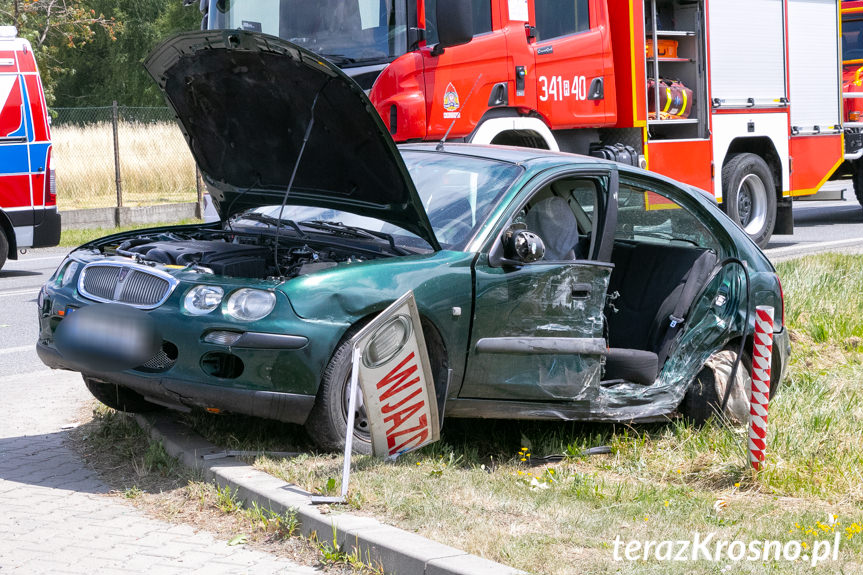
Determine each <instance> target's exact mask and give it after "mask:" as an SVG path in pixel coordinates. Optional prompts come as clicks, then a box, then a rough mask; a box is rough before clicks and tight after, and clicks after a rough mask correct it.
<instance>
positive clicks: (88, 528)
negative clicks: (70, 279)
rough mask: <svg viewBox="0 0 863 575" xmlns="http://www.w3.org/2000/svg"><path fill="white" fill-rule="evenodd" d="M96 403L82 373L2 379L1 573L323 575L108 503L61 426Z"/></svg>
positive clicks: (113, 501) (114, 502)
mask: <svg viewBox="0 0 863 575" xmlns="http://www.w3.org/2000/svg"><path fill="white" fill-rule="evenodd" d="M89 399H90V395H89V393H88V392H87V390H86V388H85V387H84V385H83V383H82V381H81V378H80V375H77V374H71V373H65V372H52V371H41V372H37V373H31V374H24V375H15V376H10V377H2V378H0V575H10V574H12V573H16V574H17V573H22V574H23V573H26V574H28V575H30V574H38V573H51V574H63V573H87V574H91V573H98V574H100V575H101V574H103V573H125V574H128V573H147V574H148V575H168V574H174V573H177V574H188V573H206V574H208V575H211V574H219V573H254V574H255V575H258V574H267V573H280V574H286V575H312V574H315V573H319V571H317V570H315V569H312V568H310V567H301V566H298V565H296V564H294V563H292V562H290V561H288V560H286V559H282V558H278V557H275V556H273V555H269V554H267V553H262V552H258V551H252V550H249V549H245V548H243V547H242V546H235V547H230V546H228V545H227V542H226V541H221V540H218V539H216V538H215V537H213V536H212V535H211V534H209V533H206V532H197V533H196V532H195V530H194V529H193V528H192V527H189V526H188V525H172V524H170V523H166V522H163V521H158V520H155V519H151V518H149V517H147V516H146V515H145V514H143V513H142V512H140V511H138V510H137V509H136V508H135V507H133V506H132V505H131V504H125V503H124V502H122V501H119V500H117V499H114V498H110V497H106V496H105V494H106V493H108V487H107V486H106V485H105V484H104V483H102V482H101V481H100V480H99V478H98V476H97V475H96V474H95V473H94V472H92V471H90V470H89V469H88V468H87V467H86V466H85V465H84V463H83V462H82V461H81V459H80V458H79V457H78V456H77V454H75V453H74V452H72V451H70V450H68V449H66V448H65V447H63V439H64V435H65V433H67V432H66V431H63V430H62V429H61V428H62V427H63V426H64V425H67V424H69V423H70V422H71V421H72V420H73V419H74V417H75V415H76V414H77V413H78V411H79V409H80V407H81V405H82V403H83V402H85V401H87V400H89Z"/></svg>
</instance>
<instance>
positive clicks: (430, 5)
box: [425, 0, 491, 46]
mask: <svg viewBox="0 0 863 575" xmlns="http://www.w3.org/2000/svg"><path fill="white" fill-rule="evenodd" d="M470 2H471V8H472V10H473V35H474V36H479V35H480V34H485V33H486V32H491V1H490V0H470ZM425 4H426V45H427V46H434V45H435V44H437V43H438V41H439V40H440V39H439V36H438V33H437V22H436V10H437V0H426V3H425Z"/></svg>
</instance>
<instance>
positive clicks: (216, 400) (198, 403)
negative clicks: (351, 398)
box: [36, 343, 315, 424]
mask: <svg viewBox="0 0 863 575" xmlns="http://www.w3.org/2000/svg"><path fill="white" fill-rule="evenodd" d="M36 352H37V354H38V355H39V359H41V360H42V362H43V363H44V364H45V365H47V366H48V367H50V368H52V369H66V370H71V371H79V372H81V374H82V375H83V376H84V377H87V378H92V379H96V380H99V381H103V382H106V383H113V384H116V385H120V386H123V387H126V388H129V389H131V390H133V391H135V392H137V393H139V394H141V395H142V396H144V398H145V399H147V400H148V401H151V402H153V403H156V404H159V405H164V406H166V407H170V408H173V409H180V410H186V411H187V410H189V409H191V408H202V409H210V410H214V409H215V410H219V411H226V412H231V413H241V414H244V415H251V416H254V417H263V418H266V419H275V420H278V421H284V422H287V423H298V424H303V423H305V421H306V419H307V418H308V416H309V412H310V411H311V409H312V407H313V406H314V403H315V396H314V395H304V394H296V393H285V392H278V391H264V390H254V389H241V388H236V387H223V386H215V385H208V384H204V383H200V382H195V381H189V380H184V379H179V378H176V377H172V376H170V375H167V374H140V375H139V374H135V373H132V372H129V371H123V372H99V371H94V370H93V369H92V368H88V367H86V366H83V365H78V364H76V363H75V362H74V361H70V360H68V359H65V358H63V357H62V356H61V355H60V353H59V352H58V351H57V350H56V349H54V348H53V347H51V346H49V345H45V344H44V343H38V344H37V345H36Z"/></svg>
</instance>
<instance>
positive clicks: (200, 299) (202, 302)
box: [183, 285, 225, 315]
mask: <svg viewBox="0 0 863 575" xmlns="http://www.w3.org/2000/svg"><path fill="white" fill-rule="evenodd" d="M224 296H225V290H223V289H222V288H220V287H219V286H203V285H201V286H195V287H193V288H192V289H191V290H189V293H187V294H186V299H185V300H184V301H183V307H185V308H186V311H187V312H189V313H191V314H193V315H204V314H208V313H210V312H211V311H213V310H214V309H216V308H217V307H219V305H220V304H221V303H222V298H223V297H224Z"/></svg>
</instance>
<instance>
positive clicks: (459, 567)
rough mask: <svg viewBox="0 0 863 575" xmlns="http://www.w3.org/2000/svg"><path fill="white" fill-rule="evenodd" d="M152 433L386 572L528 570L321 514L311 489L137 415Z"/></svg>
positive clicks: (353, 518) (504, 574)
mask: <svg viewBox="0 0 863 575" xmlns="http://www.w3.org/2000/svg"><path fill="white" fill-rule="evenodd" d="M135 417H136V419H137V421H138V424H139V425H140V426H141V427H142V428H143V429H144V430H146V431H147V432H148V433H149V435H150V437H152V438H153V439H155V440H159V441H161V442H162V444H163V445H164V447H165V450H166V451H167V452H168V454H170V455H171V456H172V457H176V458H177V459H179V460H180V461H181V462H182V463H183V464H184V465H186V466H187V467H192V468H195V469H200V470H201V471H202V472H203V473H204V476H205V477H206V478H207V479H208V480H212V481H215V482H216V483H217V484H218V485H220V486H223V487H224V486H226V485H227V486H230V487H231V489H234V490H236V491H237V494H238V497H239V498H240V499H241V500H243V501H244V502H245V503H246V504H247V505H248V504H250V503H251V502H253V501H254V502H256V503H257V504H258V505H260V506H261V507H263V508H266V509H271V510H272V511H275V512H277V513H284V512H286V511H288V510H293V511H294V512H295V513H296V516H297V519H298V520H299V522H300V531H301V532H302V534H303V535H305V536H306V537H308V536H311V535H312V534H315V535H316V536H317V538H318V540H319V541H325V542H329V543H330V544H332V543H333V542H334V541H335V542H337V543H338V544H339V546H340V548H341V549H342V550H344V551H346V552H348V553H351V552H353V551H354V550H356V551H358V553H359V554H360V556H361V557H362V558H363V560H366V561H371V562H372V563H373V564H375V563H380V565H381V566H382V567H383V569H384V571H385V572H386V573H394V574H399V575H413V574H417V575H447V574H452V575H517V574H523V573H524V572H523V571H519V570H517V569H513V568H512V567H507V566H506V565H502V564H500V563H495V562H493V561H489V560H487V559H483V558H482V557H478V556H476V555H471V554H469V553H466V552H464V551H461V550H460V549H456V548H455V547H450V546H448V545H443V544H441V543H437V542H435V541H431V540H430V539H426V538H425V537H421V536H419V535H417V534H415V533H410V532H408V531H405V530H403V529H399V528H397V527H391V526H389V525H384V524H383V523H381V522H380V521H378V520H377V519H373V518H371V517H360V516H357V515H351V514H350V513H341V512H338V511H335V510H331V511H330V512H329V513H326V514H325V513H321V511H320V510H319V508H317V507H315V506H313V505H312V504H311V502H310V500H309V497H310V496H311V493H308V492H306V491H303V490H302V489H300V488H298V487H297V486H295V485H291V484H290V483H286V482H284V481H282V480H281V479H277V478H275V477H273V476H271V475H268V474H266V473H264V472H262V471H258V470H256V469H254V468H253V467H251V466H250V465H247V464H245V463H242V462H240V461H236V460H233V459H232V458H227V459H214V460H205V459H204V458H203V457H204V456H205V455H208V454H216V453H221V452H222V451H224V450H223V449H221V448H219V447H217V446H215V445H213V444H212V443H210V442H208V441H207V440H205V439H204V438H202V437H201V436H199V435H197V434H196V433H194V432H193V431H192V430H190V429H189V428H187V427H186V426H184V425H181V424H179V423H177V422H176V421H175V420H173V419H172V418H171V417H170V416H169V415H166V414H162V413H157V414H145V415H137V416H135Z"/></svg>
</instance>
